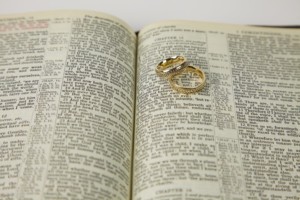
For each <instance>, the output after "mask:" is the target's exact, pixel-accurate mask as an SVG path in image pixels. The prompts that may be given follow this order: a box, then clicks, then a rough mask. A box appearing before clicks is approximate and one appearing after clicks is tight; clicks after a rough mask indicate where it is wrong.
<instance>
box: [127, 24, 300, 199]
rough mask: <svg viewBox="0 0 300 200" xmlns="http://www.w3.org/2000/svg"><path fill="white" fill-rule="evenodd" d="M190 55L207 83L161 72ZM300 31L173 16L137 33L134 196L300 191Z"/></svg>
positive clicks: (288, 195)
mask: <svg viewBox="0 0 300 200" xmlns="http://www.w3.org/2000/svg"><path fill="white" fill-rule="evenodd" d="M176 55H182V56H185V57H186V58H187V61H189V62H191V63H192V64H193V65H195V66H199V67H200V68H201V69H202V70H203V71H204V72H205V74H206V77H207V84H206V86H205V88H204V89H203V90H202V91H201V92H199V93H197V94H192V95H183V94H179V93H176V92H174V91H173V90H172V89H171V87H170V85H169V83H168V81H166V80H165V79H162V78H160V77H158V76H157V75H156V74H155V67H156V66H157V64H158V63H159V62H161V61H162V60H163V59H166V58H168V57H171V56H176ZM299 63H300V31H299V30H285V29H274V28H255V27H243V26H230V25H221V24H206V23H196V22H186V21H177V22H174V21H173V22H165V23H160V24H155V25H151V26H148V27H147V28H145V29H143V30H142V31H141V32H140V34H139V43H138V69H137V70H138V71H137V94H136V95H137V101H136V105H137V108H136V113H137V114H136V128H135V130H136V134H135V154H134V158H135V159H134V175H133V176H134V185H133V187H134V189H133V197H134V199H137V200H150V199H155V200H165V199H202V200H208V199H209V200H217V199H218V200H219V199H226V200H231V199H236V200H237V199H239V200H242V199H245V200H246V199H299V196H300V168H299V166H300V126H299V123H300V66H299Z"/></svg>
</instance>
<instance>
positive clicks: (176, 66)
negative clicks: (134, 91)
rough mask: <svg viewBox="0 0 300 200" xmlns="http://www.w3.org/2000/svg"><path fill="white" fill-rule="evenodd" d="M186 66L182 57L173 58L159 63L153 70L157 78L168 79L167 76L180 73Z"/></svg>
mask: <svg viewBox="0 0 300 200" xmlns="http://www.w3.org/2000/svg"><path fill="white" fill-rule="evenodd" d="M187 66H188V64H187V63H186V58H185V57H183V56H173V57H170V58H167V59H165V60H163V61H161V62H160V63H159V64H158V65H157V66H156V68H155V72H156V74H157V75H158V76H160V77H163V78H166V79H168V78H169V76H170V75H171V74H172V75H175V74H179V73H181V72H182V71H183V70H184V69H185V68H186V67H187Z"/></svg>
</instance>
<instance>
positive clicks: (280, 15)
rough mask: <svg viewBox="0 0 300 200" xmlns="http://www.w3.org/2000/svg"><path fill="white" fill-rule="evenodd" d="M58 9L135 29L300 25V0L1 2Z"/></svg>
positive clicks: (3, 6)
mask: <svg viewBox="0 0 300 200" xmlns="http://www.w3.org/2000/svg"><path fill="white" fill-rule="evenodd" d="M57 9H77V10H78V9H80V10H95V11H100V12H106V13H109V14H112V15H115V16H117V17H119V18H121V19H123V20H124V21H125V22H127V23H128V24H129V25H130V26H131V27H133V28H134V30H139V29H140V28H142V27H143V26H145V25H147V24H150V23H152V22H156V21H159V20H164V19H190V20H200V21H210V22H224V23H233V24H248V25H298V26H299V25H300V0H0V14H8V13H21V12H28V11H46V10H57Z"/></svg>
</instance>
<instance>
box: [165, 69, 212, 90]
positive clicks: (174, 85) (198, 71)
mask: <svg viewBox="0 0 300 200" xmlns="http://www.w3.org/2000/svg"><path fill="white" fill-rule="evenodd" d="M187 72H192V73H195V74H197V75H198V76H199V78H200V80H201V83H200V84H198V85H197V86H196V87H183V86H180V85H178V84H177V83H176V81H174V78H175V77H176V76H179V75H180V74H182V73H187ZM168 80H169V83H170V85H171V87H172V89H173V90H175V91H177V92H179V93H183V94H193V93H196V92H198V91H200V90H202V89H203V88H204V86H205V81H206V78H205V74H204V72H203V71H202V70H201V69H199V68H197V67H194V66H191V65H189V66H187V67H186V68H185V69H184V71H183V72H181V73H177V74H171V75H170V76H169V78H168Z"/></svg>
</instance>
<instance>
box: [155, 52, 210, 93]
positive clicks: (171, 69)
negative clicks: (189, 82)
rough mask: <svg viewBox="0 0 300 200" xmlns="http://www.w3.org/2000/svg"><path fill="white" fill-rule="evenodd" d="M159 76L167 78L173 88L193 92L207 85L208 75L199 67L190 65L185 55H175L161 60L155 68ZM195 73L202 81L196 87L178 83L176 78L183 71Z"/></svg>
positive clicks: (178, 90) (180, 91) (183, 91)
mask: <svg viewBox="0 0 300 200" xmlns="http://www.w3.org/2000/svg"><path fill="white" fill-rule="evenodd" d="M155 72H156V74H157V75H158V76H160V77H163V78H165V79H167V80H168V81H169V83H170V86H171V88H172V89H173V90H175V91H177V92H179V93H183V94H193V93H196V92H199V91H200V90H202V89H203V88H204V87H205V81H206V77H205V74H204V72H203V71H202V70H201V69H199V68H198V67H195V66H192V65H189V64H188V62H186V58H185V57H183V56H173V57H170V58H167V59H165V60H163V61H161V62H160V63H159V64H158V65H157V66H156V68H155ZM188 72H191V73H194V74H196V75H197V76H198V77H199V79H200V83H199V84H198V85H196V86H195V87H184V86H183V85H178V84H177V82H176V80H175V78H176V77H177V76H179V75H181V74H183V73H188Z"/></svg>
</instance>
